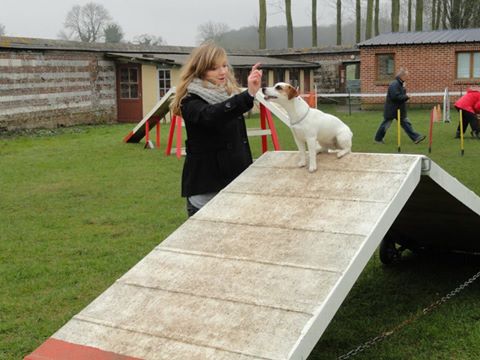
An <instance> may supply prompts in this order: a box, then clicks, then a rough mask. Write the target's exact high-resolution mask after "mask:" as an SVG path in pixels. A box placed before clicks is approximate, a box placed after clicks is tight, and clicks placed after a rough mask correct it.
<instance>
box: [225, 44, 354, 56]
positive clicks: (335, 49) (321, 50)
mask: <svg viewBox="0 0 480 360" xmlns="http://www.w3.org/2000/svg"><path fill="white" fill-rule="evenodd" d="M227 51H228V52H229V53H231V54H237V53H238V52H240V51H241V54H242V55H263V56H286V55H306V54H338V53H357V52H359V49H358V47H357V46H355V45H339V46H322V47H310V48H291V49H242V50H237V49H232V50H227Z"/></svg>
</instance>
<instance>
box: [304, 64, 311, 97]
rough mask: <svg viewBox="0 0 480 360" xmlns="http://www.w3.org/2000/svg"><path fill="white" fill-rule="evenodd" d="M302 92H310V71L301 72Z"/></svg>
mask: <svg viewBox="0 0 480 360" xmlns="http://www.w3.org/2000/svg"><path fill="white" fill-rule="evenodd" d="M303 91H304V92H305V93H308V92H310V69H305V70H303Z"/></svg>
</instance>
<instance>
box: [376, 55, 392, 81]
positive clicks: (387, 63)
mask: <svg viewBox="0 0 480 360" xmlns="http://www.w3.org/2000/svg"><path fill="white" fill-rule="evenodd" d="M394 72H395V57H394V55H393V54H378V55H377V80H379V81H385V80H391V79H393V77H394Z"/></svg>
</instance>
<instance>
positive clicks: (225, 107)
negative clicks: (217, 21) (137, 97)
mask: <svg viewBox="0 0 480 360" xmlns="http://www.w3.org/2000/svg"><path fill="white" fill-rule="evenodd" d="M259 66H260V64H256V65H254V66H253V67H252V70H251V72H250V75H249V76H248V89H247V90H245V91H243V92H240V89H239V87H238V85H237V83H236V81H235V77H234V75H233V72H232V70H231V68H230V66H229V65H228V59H227V55H226V53H225V50H224V49H222V48H221V47H218V46H217V45H215V44H214V43H212V42H207V43H205V44H203V45H201V46H200V47H198V48H196V49H195V50H194V51H193V52H192V54H191V56H190V59H189V60H188V62H187V63H186V64H185V65H184V66H183V69H182V73H181V78H180V83H179V85H178V86H177V88H176V93H175V98H174V100H173V102H172V105H171V108H172V111H173V113H174V114H177V115H180V116H182V117H183V119H184V121H185V127H186V131H187V139H186V140H185V147H186V157H185V163H184V166H183V173H182V196H183V197H186V199H187V213H188V216H192V215H193V214H195V213H196V212H197V211H198V210H199V209H200V208H202V207H203V206H204V205H205V204H206V203H207V202H208V201H210V200H211V199H212V198H213V197H214V196H215V195H216V194H217V193H218V192H219V191H220V190H222V189H223V188H224V187H225V186H227V185H228V184H229V183H230V182H231V181H232V180H233V179H235V178H236V177H237V176H238V175H239V174H240V173H241V172H243V171H244V170H245V169H246V168H247V167H248V166H249V165H250V164H251V163H252V154H251V152H250V146H249V143H248V138H247V129H246V125H245V119H244V117H243V114H244V113H246V112H248V111H249V110H250V109H251V108H252V107H253V99H254V96H255V94H256V93H257V91H258V90H259V89H260V86H261V80H262V71H261V70H259Z"/></svg>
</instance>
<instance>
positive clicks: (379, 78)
mask: <svg viewBox="0 0 480 360" xmlns="http://www.w3.org/2000/svg"><path fill="white" fill-rule="evenodd" d="M382 56H389V57H391V58H392V61H393V70H392V73H391V74H389V73H385V74H381V73H380V69H381V67H380V58H381V57H382ZM375 77H376V80H377V81H390V80H392V79H393V78H394V77H395V53H379V54H375Z"/></svg>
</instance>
